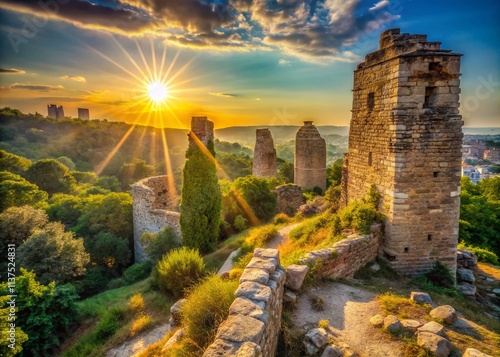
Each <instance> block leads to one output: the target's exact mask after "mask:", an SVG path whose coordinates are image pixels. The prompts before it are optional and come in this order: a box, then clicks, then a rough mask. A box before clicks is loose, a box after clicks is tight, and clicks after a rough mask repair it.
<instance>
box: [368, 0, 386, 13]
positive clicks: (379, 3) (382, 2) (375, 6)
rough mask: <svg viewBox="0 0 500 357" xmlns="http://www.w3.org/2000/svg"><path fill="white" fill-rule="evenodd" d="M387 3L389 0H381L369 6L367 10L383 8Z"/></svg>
mask: <svg viewBox="0 0 500 357" xmlns="http://www.w3.org/2000/svg"><path fill="white" fill-rule="evenodd" d="M387 5H389V0H381V1H379V2H378V3H376V4H375V5H373V6H372V7H371V8H369V9H368V10H370V11H376V10H380V9H383V8H384V7H386V6H387Z"/></svg>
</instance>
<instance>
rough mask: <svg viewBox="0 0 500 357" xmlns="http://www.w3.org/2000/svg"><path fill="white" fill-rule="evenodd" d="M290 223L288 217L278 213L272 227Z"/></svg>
mask: <svg viewBox="0 0 500 357" xmlns="http://www.w3.org/2000/svg"><path fill="white" fill-rule="evenodd" d="M288 222H290V217H288V216H287V215H286V214H284V213H278V214H277V215H276V216H275V217H274V220H273V224H274V225H280V224H285V223H288Z"/></svg>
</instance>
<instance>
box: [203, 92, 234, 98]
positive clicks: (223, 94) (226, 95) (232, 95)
mask: <svg viewBox="0 0 500 357" xmlns="http://www.w3.org/2000/svg"><path fill="white" fill-rule="evenodd" d="M208 94H210V95H214V96H216V97H224V98H234V97H237V96H238V95H237V94H230V93H218V92H208Z"/></svg>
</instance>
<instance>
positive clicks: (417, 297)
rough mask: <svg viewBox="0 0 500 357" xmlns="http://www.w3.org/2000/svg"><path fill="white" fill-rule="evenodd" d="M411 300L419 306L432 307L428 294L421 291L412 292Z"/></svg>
mask: <svg viewBox="0 0 500 357" xmlns="http://www.w3.org/2000/svg"><path fill="white" fill-rule="evenodd" d="M410 300H412V301H415V302H416V303H419V304H430V305H432V299H431V297H430V296H429V294H427V293H423V292H420V291H412V292H411V294H410Z"/></svg>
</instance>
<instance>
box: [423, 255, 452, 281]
mask: <svg viewBox="0 0 500 357" xmlns="http://www.w3.org/2000/svg"><path fill="white" fill-rule="evenodd" d="M425 278H426V279H427V280H429V281H430V282H431V283H432V284H434V285H435V286H438V287H443V288H453V287H454V285H455V278H454V277H453V275H452V274H451V272H450V271H449V270H448V268H447V267H445V266H444V265H443V263H441V262H440V261H439V260H438V261H436V263H435V264H434V268H432V270H431V271H429V272H428V273H426V274H425Z"/></svg>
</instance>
